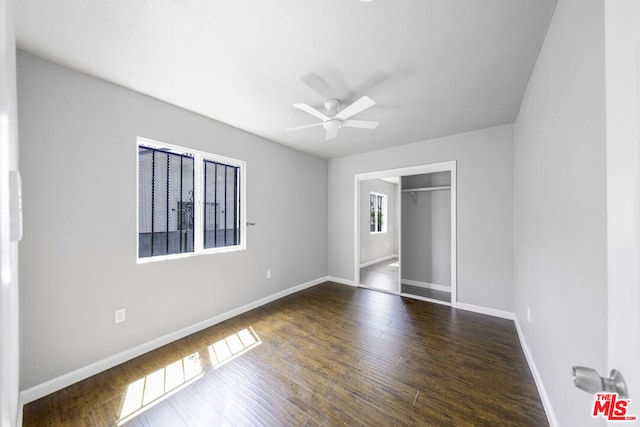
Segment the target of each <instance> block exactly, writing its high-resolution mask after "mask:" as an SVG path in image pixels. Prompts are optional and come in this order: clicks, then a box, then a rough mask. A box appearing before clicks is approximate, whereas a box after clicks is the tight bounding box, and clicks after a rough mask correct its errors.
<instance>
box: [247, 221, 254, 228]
mask: <svg viewBox="0 0 640 427" xmlns="http://www.w3.org/2000/svg"><path fill="white" fill-rule="evenodd" d="M250 225H256V223H255V222H247V227H249V226H250Z"/></svg>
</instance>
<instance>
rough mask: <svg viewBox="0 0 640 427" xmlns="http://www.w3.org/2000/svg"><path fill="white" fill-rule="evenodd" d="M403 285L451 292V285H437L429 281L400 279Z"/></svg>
mask: <svg viewBox="0 0 640 427" xmlns="http://www.w3.org/2000/svg"><path fill="white" fill-rule="evenodd" d="M402 284H403V285H411V286H417V287H419V288H425V289H433V290H434V291H442V292H451V286H446V285H437V284H435V283H429V282H419V281H417V280H410V279H402Z"/></svg>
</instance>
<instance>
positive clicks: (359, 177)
mask: <svg viewBox="0 0 640 427" xmlns="http://www.w3.org/2000/svg"><path fill="white" fill-rule="evenodd" d="M435 172H450V173H451V304H450V305H451V306H452V307H455V306H456V305H457V301H458V274H457V271H458V256H457V255H458V244H457V240H458V239H457V217H458V209H457V193H458V184H457V162H456V160H450V161H445V162H439V163H429V164H423V165H418V166H408V167H403V168H396V169H386V170H379V171H373V172H364V173H358V174H354V175H353V194H354V201H353V203H354V209H353V211H354V230H355V233H354V245H353V247H354V257H353V260H354V266H353V269H354V275H353V277H354V282H355V284H356V286H362V284H361V283H360V225H361V224H360V183H361V181H365V180H370V179H380V178H392V177H396V176H399V177H403V176H410V175H421V174H425V173H435ZM400 190H402V185H401V184H400ZM396 212H397V219H396V221H397V222H398V231H397V233H398V255H399V259H400V268H399V269H398V273H399V274H400V277H399V279H400V280H402V216H401V215H402V208H401V203H400V201H398V202H397V207H396ZM398 294H400V289H398ZM420 299H423V298H420ZM427 300H429V301H433V302H436V303H442V301H437V300H431V299H427ZM447 305H448V304H447Z"/></svg>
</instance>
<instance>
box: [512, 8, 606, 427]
mask: <svg viewBox="0 0 640 427" xmlns="http://www.w3.org/2000/svg"><path fill="white" fill-rule="evenodd" d="M603 3H604V2H603V1H602V0H561V1H559V2H558V6H557V9H556V12H555V15H554V18H553V21H552V23H551V26H550V28H549V32H548V34H547V38H546V40H545V43H544V46H543V48H542V51H541V52H540V56H539V59H538V62H537V64H536V67H535V70H534V72H533V75H532V77H531V80H530V82H529V86H528V89H527V92H526V96H525V98H524V100H523V103H522V106H521V109H520V114H519V116H518V119H517V122H516V124H515V167H514V169H515V195H516V197H515V218H516V221H515V283H516V286H515V310H516V315H517V317H518V321H519V323H520V324H521V326H522V330H523V333H524V336H525V340H526V342H527V343H528V347H529V348H530V350H531V353H532V355H533V358H534V360H535V362H536V365H537V367H538V370H539V372H540V375H541V377H542V380H543V383H544V385H545V388H546V390H547V393H548V395H549V396H550V399H551V401H552V402H553V407H554V410H555V413H556V415H557V418H558V421H559V423H560V425H562V426H572V425H581V426H584V425H601V424H602V423H601V422H600V421H599V420H593V419H592V418H591V415H590V408H591V407H592V402H593V396H590V395H589V394H587V393H584V392H582V391H579V390H577V389H576V388H575V387H574V386H573V384H572V381H571V367H572V365H574V364H578V365H585V366H590V367H593V368H595V369H597V370H599V371H600V372H601V373H605V372H608V366H607V364H606V355H607V352H606V349H607V335H606V331H607V321H606V310H607V304H606V301H607V250H606V247H607V246H606V245H607V240H606V238H607V237H606V220H607V216H606V200H607V198H606V176H605V174H606V171H605V159H606V157H605V114H604V111H605V89H604V87H605V86H604V78H605V75H604V4H603ZM527 307H530V309H531V322H530V323H528V322H527V317H526V309H527Z"/></svg>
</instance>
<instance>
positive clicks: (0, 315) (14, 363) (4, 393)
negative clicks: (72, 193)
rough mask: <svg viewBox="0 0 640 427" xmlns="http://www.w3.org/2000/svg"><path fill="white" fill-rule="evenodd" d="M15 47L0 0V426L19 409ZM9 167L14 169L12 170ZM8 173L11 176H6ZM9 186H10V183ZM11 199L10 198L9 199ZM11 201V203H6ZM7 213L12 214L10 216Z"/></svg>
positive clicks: (5, 4)
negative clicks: (15, 208)
mask: <svg viewBox="0 0 640 427" xmlns="http://www.w3.org/2000/svg"><path fill="white" fill-rule="evenodd" d="M15 55H16V50H15V38H14V33H13V17H12V14H11V0H0V378H1V380H0V426H1V427H13V426H15V425H17V424H18V423H19V422H20V421H19V420H20V419H21V416H20V414H19V402H18V400H19V399H18V393H19V376H18V375H19V372H18V369H19V367H20V365H19V356H20V351H19V344H20V342H19V338H18V337H19V335H18V318H19V311H18V277H17V275H18V247H17V245H18V244H17V240H18V239H19V236H18V234H19V233H18V232H17V231H18V229H19V224H17V221H16V220H17V217H16V215H15V213H16V211H14V212H13V215H12V212H11V211H12V209H11V208H12V207H15V201H16V200H15V197H13V196H15V192H16V184H18V182H17V180H16V179H15V177H16V176H17V175H16V173H15V170H16V169H17V151H18V150H17V137H16V136H17V109H16V74H15V71H16V68H15V66H16V62H15V61H16V58H15ZM11 171H14V172H13V173H12V172H11ZM12 175H13V177H12ZM12 186H13V190H12V189H11V187H12ZM12 199H13V201H12ZM12 205H13V206H12ZM12 217H13V218H12Z"/></svg>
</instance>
